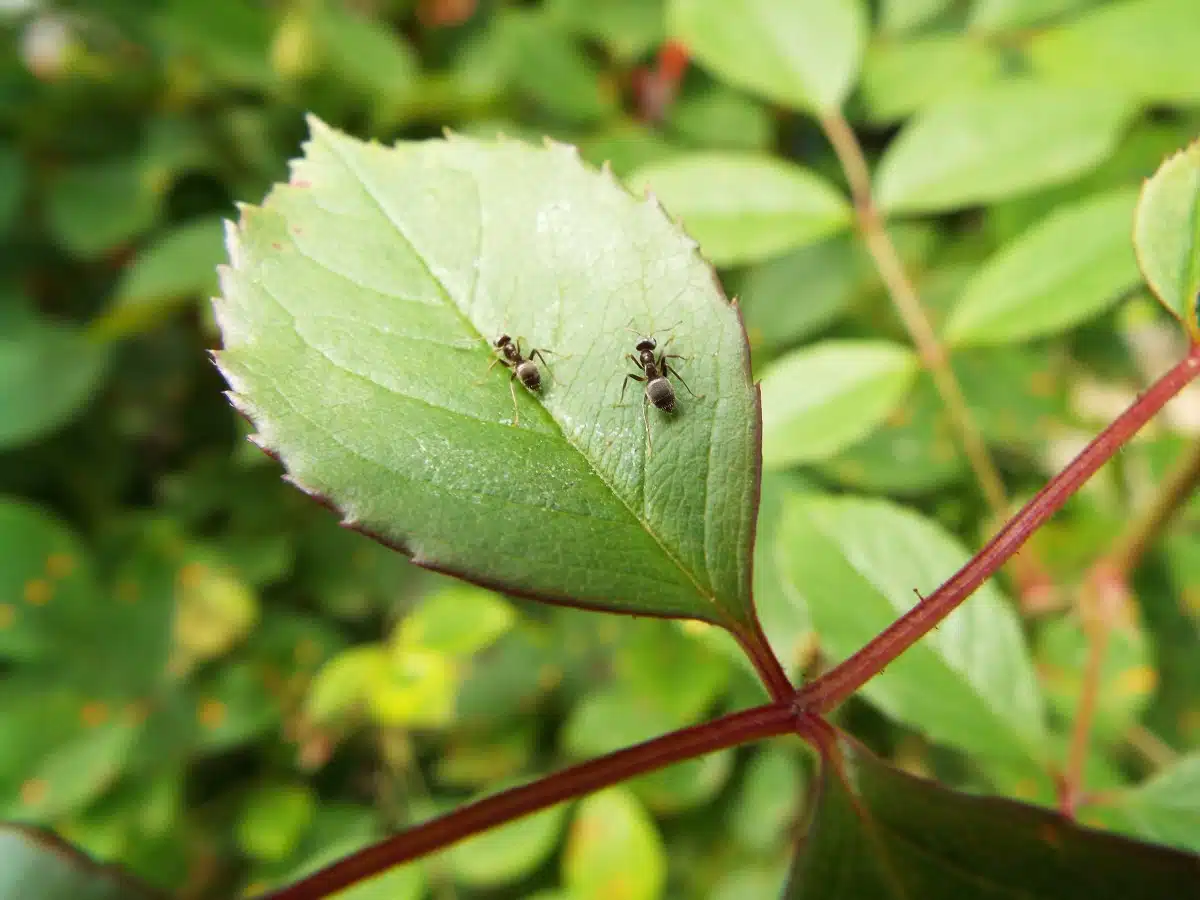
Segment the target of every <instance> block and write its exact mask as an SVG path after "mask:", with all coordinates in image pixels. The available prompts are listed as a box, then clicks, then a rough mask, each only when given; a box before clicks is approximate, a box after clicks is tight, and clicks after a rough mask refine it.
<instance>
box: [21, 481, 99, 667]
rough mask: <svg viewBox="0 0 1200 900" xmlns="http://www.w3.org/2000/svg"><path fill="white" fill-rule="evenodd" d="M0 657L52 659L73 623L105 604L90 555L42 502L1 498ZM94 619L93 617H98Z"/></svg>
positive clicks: (74, 633)
mask: <svg viewBox="0 0 1200 900" xmlns="http://www.w3.org/2000/svg"><path fill="white" fill-rule="evenodd" d="M0 547H3V548H4V552H3V553H0V659H3V660H5V661H8V662H24V663H29V662H35V661H38V662H50V661H53V660H54V659H55V657H56V656H57V655H58V654H59V653H61V652H62V647H63V646H64V638H67V637H70V638H77V639H82V637H83V632H82V631H72V630H71V623H73V622H78V621H80V620H83V619H86V618H88V616H89V614H90V613H91V612H92V611H93V610H94V609H96V608H97V607H99V606H100V605H101V604H102V602H103V601H102V599H101V598H102V594H101V592H100V589H99V587H98V585H97V584H96V581H95V577H94V575H93V573H92V563H91V560H90V559H89V558H88V557H87V556H86V555H85V554H84V552H83V548H82V547H81V546H80V545H79V541H78V540H77V539H76V537H75V535H74V534H72V533H71V532H70V531H69V530H68V529H67V527H66V526H65V525H63V524H62V523H61V522H59V521H57V520H56V519H54V518H52V517H51V516H49V515H47V514H46V513H44V512H43V511H42V510H40V509H38V508H37V507H35V506H33V505H30V504H26V503H24V502H22V501H19V500H11V499H5V498H0ZM93 624H94V620H93Z"/></svg>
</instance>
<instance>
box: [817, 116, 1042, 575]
mask: <svg viewBox="0 0 1200 900" xmlns="http://www.w3.org/2000/svg"><path fill="white" fill-rule="evenodd" d="M821 127H822V128H823V129H824V131H825V135H826V137H828V139H829V143H830V144H831V145H832V146H833V151H834V153H835V154H837V158H838V161H839V162H840V163H841V166H842V171H843V172H844V173H845V176H846V182H847V183H848V184H849V186H850V194H851V197H852V198H853V201H854V209H855V214H856V216H857V219H858V228H859V232H860V233H861V234H862V238H863V243H864V244H865V246H866V248H867V252H868V253H870V255H871V259H872V260H874V262H875V267H876V269H878V271H879V276H880V278H882V279H883V283H884V285H885V286H886V287H887V290H888V294H889V296H891V298H892V304H893V306H894V307H895V309H896V312H897V313H898V314H899V316H900V320H901V321H902V322H903V323H904V328H905V330H906V331H907V332H908V335H909V339H910V340H911V341H912V342H913V346H915V347H916V349H917V354H918V356H920V358H921V362H922V364H923V365H924V366H925V368H926V369H927V370H928V372H929V374H930V377H931V378H932V379H933V385H934V388H935V389H936V390H937V393H938V396H939V397H940V398H941V400H942V405H943V406H944V407H945V409H946V413H947V415H948V416H949V417H950V424H951V426H952V427H953V428H954V430H955V432H956V433H957V435H958V442H959V444H960V445H961V446H962V449H963V453H964V454H966V457H967V464H968V465H969V466H970V467H971V471H972V472H973V473H974V474H975V480H976V481H977V482H978V483H979V487H980V490H982V492H983V496H984V499H985V500H986V501H987V504H988V507H989V508H990V509H991V511H992V515H993V516H996V517H998V518H1000V517H1006V516H1008V515H1009V513H1010V512H1011V505H1010V503H1009V499H1008V494H1007V492H1006V491H1005V488H1004V481H1003V479H1001V477H1000V471H999V469H998V468H997V467H996V463H995V461H994V460H993V459H992V455H991V453H990V452H989V451H988V448H987V444H986V443H985V442H984V440H983V436H982V434H981V433H980V431H979V428H978V426H977V425H976V424H975V420H974V419H973V418H972V416H971V411H970V409H969V407H968V406H967V401H966V397H965V396H964V395H963V392H962V387H961V386H960V385H959V383H958V378H957V377H956V376H955V374H954V370H953V369H952V368H951V367H950V359H949V357H948V356H947V355H946V350H945V348H944V347H943V346H942V344H941V341H939V340H938V337H937V333H936V332H935V331H934V330H933V324H932V323H931V322H930V321H929V317H928V316H927V315H926V314H925V310H924V308H923V307H922V306H921V298H920V296H919V295H918V294H917V290H916V287H915V286H914V285H913V283H912V280H911V279H910V278H909V277H908V273H907V272H905V270H904V263H903V261H902V260H901V259H900V254H899V253H898V252H897V250H896V246H895V244H893V243H892V239H891V238H890V237H889V236H888V233H887V229H886V228H885V227H884V222H883V216H882V215H881V214H880V212H879V208H878V207H877V206H876V205H875V199H874V197H872V195H871V173H870V170H869V168H868V167H867V160H866V157H865V156H864V155H863V151H862V146H861V145H860V144H859V142H858V138H857V137H856V136H855V134H854V129H853V128H851V127H850V125H849V123H848V122H846V120H845V119H844V118H843V117H842V116H841V115H840V114H837V113H835V114H833V115H830V116H827V117H825V118H823V119H822V120H821ZM1013 565H1014V575H1015V576H1016V580H1017V583H1018V586H1019V588H1020V590H1021V592H1022V593H1025V592H1027V591H1028V590H1031V589H1033V588H1034V587H1037V586H1039V585H1040V583H1041V582H1042V581H1043V580H1044V579H1043V578H1041V577H1040V576H1039V574H1038V573H1037V572H1036V571H1035V569H1036V566H1034V565H1032V564H1030V563H1026V562H1025V561H1023V560H1022V559H1021V558H1017V559H1015V560H1014V561H1013Z"/></svg>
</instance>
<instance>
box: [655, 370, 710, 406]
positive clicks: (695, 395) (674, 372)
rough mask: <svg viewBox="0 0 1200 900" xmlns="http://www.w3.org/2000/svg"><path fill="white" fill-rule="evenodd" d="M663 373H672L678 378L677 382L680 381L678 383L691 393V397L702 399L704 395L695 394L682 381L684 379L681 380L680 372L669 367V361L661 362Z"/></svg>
mask: <svg viewBox="0 0 1200 900" xmlns="http://www.w3.org/2000/svg"><path fill="white" fill-rule="evenodd" d="M663 374H664V375H674V376H675V377H676V378H678V379H679V383H680V384H682V385H683V386H684V387H685V388H687V392H688V393H689V394H691V395H692V396H693V397H695V398H696V399H697V400H703V399H704V395H703V394H697V393H696V392H695V391H693V390H692V389H691V388H690V387H688V383H687V382H686V381H684V380H683V378H682V377H681V376H680V374H679V373H678V372H677V371H675V370H674V369H673V368H671V366H670V364H669V363H666V362H664V363H663Z"/></svg>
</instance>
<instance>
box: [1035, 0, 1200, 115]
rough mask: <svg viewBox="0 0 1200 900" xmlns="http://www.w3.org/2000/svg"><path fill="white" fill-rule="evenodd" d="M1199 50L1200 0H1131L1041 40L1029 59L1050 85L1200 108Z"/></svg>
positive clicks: (1078, 19)
mask: <svg viewBox="0 0 1200 900" xmlns="http://www.w3.org/2000/svg"><path fill="white" fill-rule="evenodd" d="M1198 46H1200V16H1197V15H1196V4H1195V3H1194V2H1192V0H1126V2H1122V3H1108V4H1105V5H1103V6H1100V7H1098V8H1096V9H1092V10H1088V11H1087V12H1085V13H1083V14H1082V15H1080V16H1078V17H1076V18H1074V19H1071V20H1070V21H1067V22H1064V23H1063V24H1061V25H1058V26H1057V27H1054V28H1049V29H1046V30H1045V31H1042V32H1041V33H1040V34H1036V35H1034V37H1033V40H1032V41H1030V43H1029V59H1030V62H1031V63H1032V66H1033V70H1034V71H1035V72H1037V73H1038V74H1039V75H1041V76H1042V77H1044V78H1045V79H1046V80H1048V81H1050V80H1052V81H1059V82H1062V83H1064V84H1073V85H1081V86H1084V87H1089V88H1096V89H1100V90H1112V91H1118V92H1120V93H1123V94H1129V95H1132V96H1133V97H1135V98H1137V99H1138V100H1139V101H1141V102H1142V103H1144V104H1146V105H1151V104H1154V105H1173V106H1194V105H1195V104H1196V103H1200V66H1197V65H1196V48H1197V47H1198Z"/></svg>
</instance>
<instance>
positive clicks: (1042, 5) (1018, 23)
mask: <svg viewBox="0 0 1200 900" xmlns="http://www.w3.org/2000/svg"><path fill="white" fill-rule="evenodd" d="M1095 2H1096V0H975V2H974V5H973V6H972V8H971V18H970V27H971V29H972V30H973V31H977V32H999V33H1001V34H1003V33H1004V32H1006V31H1015V30H1017V29H1019V28H1027V27H1029V26H1030V25H1036V24H1038V23H1039V22H1044V21H1047V20H1049V19H1056V18H1058V17H1060V16H1062V15H1063V14H1064V13H1069V12H1072V11H1073V10H1077V9H1080V8H1082V7H1085V6H1089V5H1091V4H1093V3H1095Z"/></svg>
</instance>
